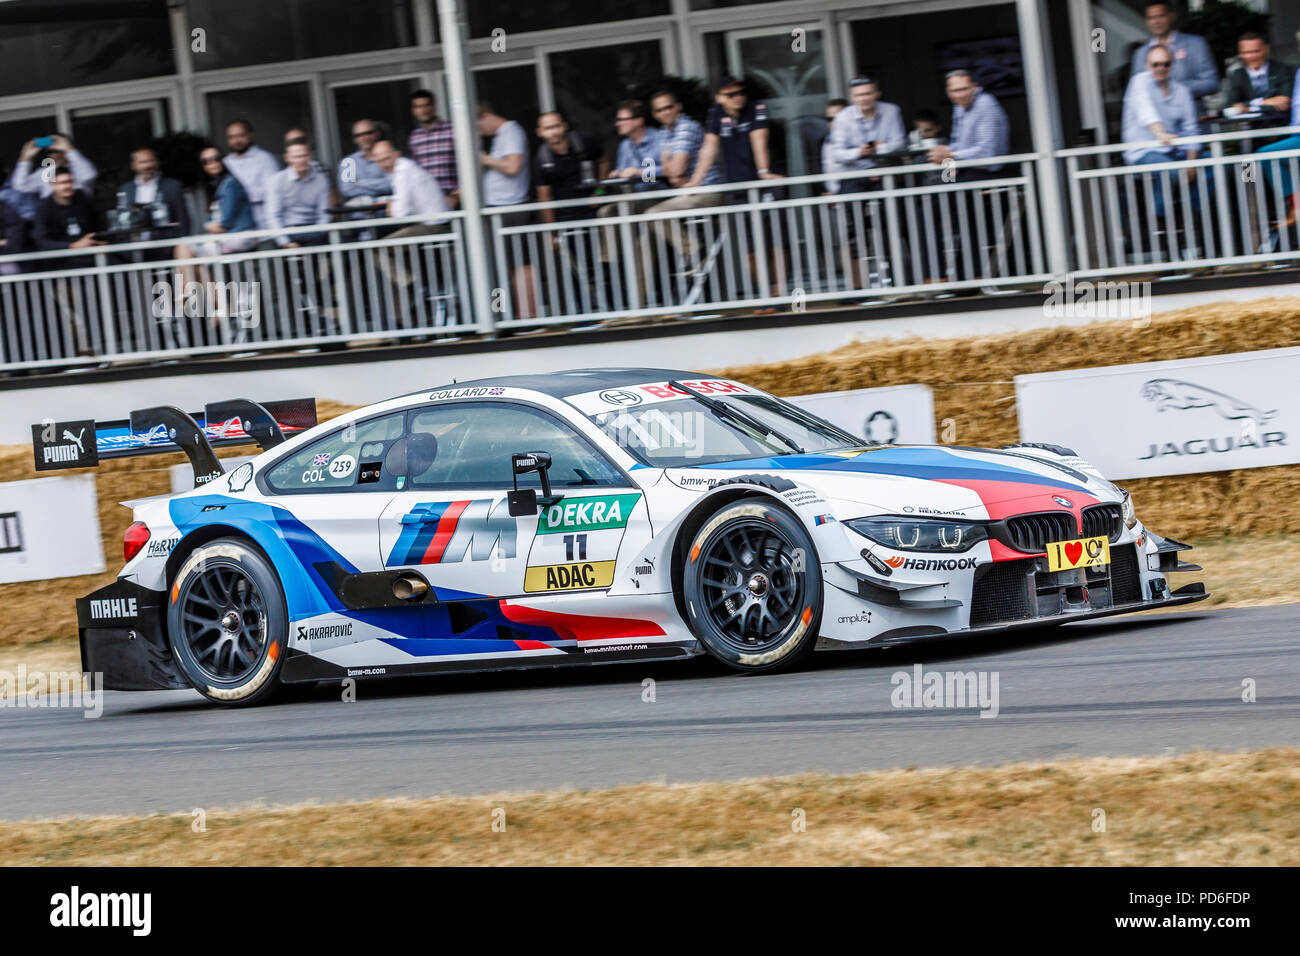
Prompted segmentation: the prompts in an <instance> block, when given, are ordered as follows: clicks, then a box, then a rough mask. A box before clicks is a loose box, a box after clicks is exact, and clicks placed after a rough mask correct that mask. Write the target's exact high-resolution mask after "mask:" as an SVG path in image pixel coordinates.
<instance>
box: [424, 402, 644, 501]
mask: <svg viewBox="0 0 1300 956" xmlns="http://www.w3.org/2000/svg"><path fill="white" fill-rule="evenodd" d="M410 435H411V440H412V441H415V440H416V436H420V435H428V436H432V438H433V439H434V440H435V444H434V445H432V446H431V447H433V449H434V454H433V457H432V463H431V464H429V465H428V466H427V467H426V468H424V469H423V470H422V471H421V472H419V473H418V474H412V475H411V476H410V479H409V482H408V484H407V487H408V488H466V487H480V488H484V487H486V488H498V489H499V488H510V487H511V484H512V475H511V468H510V456H511V455H512V454H514V453H516V452H529V451H544V452H547V453H549V454H550V456H551V470H550V478H551V485H552V487H554V488H557V489H559V488H572V487H578V486H582V485H622V484H625V483H626V479H625V478H624V477H623V475H622V473H621V472H619V470H618V469H617V468H615V467H614V466H613V465H612V464H610V462H609V461H608V460H606V459H605V457H604V456H603V455H601V454H600V452H598V451H597V450H596V449H595V448H593V447H592V446H591V445H590V444H589V443H588V442H587V440H586V439H585V438H583V437H582V436H581V435H579V434H578V433H577V432H576V431H574V430H573V428H572V427H571V426H569V425H568V424H566V423H564V422H562V421H559V420H558V419H556V418H554V417H553V416H551V415H548V414H546V413H545V412H542V411H539V410H537V409H533V408H528V407H526V406H523V405H511V404H504V403H496V402H466V403H457V404H453V403H447V404H445V405H434V406H432V407H429V408H425V409H421V410H420V411H418V412H415V413H413V414H412V416H411V424H410ZM519 487H520V488H540V487H541V481H540V480H539V478H538V476H537V474H536V473H530V474H527V475H520V476H519Z"/></svg>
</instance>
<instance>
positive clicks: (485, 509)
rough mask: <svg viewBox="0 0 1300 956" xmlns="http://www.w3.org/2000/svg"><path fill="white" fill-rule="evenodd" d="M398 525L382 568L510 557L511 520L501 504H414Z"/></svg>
mask: <svg viewBox="0 0 1300 956" xmlns="http://www.w3.org/2000/svg"><path fill="white" fill-rule="evenodd" d="M401 524H402V533H401V534H400V535H398V536H397V541H396V542H394V544H393V550H392V551H391V552H390V553H389V555H388V560H387V561H385V562H384V564H385V565H386V566H387V567H396V566H403V565H409V564H451V563H453V562H456V561H464V560H465V559H466V556H468V557H469V559H470V560H472V561H487V560H489V559H491V558H493V557H494V556H495V557H500V558H513V557H514V556H515V540H516V537H517V531H516V527H515V519H514V518H512V517H511V516H510V512H509V505H507V503H506V499H504V498H501V499H494V498H478V499H475V500H473V501H430V502H425V503H422V504H417V505H416V506H415V507H413V508H412V509H411V510H410V511H408V512H407V513H406V514H404V515H402V518H401Z"/></svg>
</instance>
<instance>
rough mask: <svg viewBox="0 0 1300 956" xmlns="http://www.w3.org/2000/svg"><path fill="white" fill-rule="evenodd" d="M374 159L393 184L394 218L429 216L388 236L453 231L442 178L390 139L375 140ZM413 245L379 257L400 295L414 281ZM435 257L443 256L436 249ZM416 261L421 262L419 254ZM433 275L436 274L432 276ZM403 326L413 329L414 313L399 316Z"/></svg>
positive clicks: (391, 206)
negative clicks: (425, 169)
mask: <svg viewBox="0 0 1300 956" xmlns="http://www.w3.org/2000/svg"><path fill="white" fill-rule="evenodd" d="M370 159H371V161H373V162H375V163H377V164H378V165H379V168H380V169H382V170H383V171H384V174H385V175H386V176H387V177H388V181H389V183H390V185H391V189H390V191H391V193H392V196H393V198H392V200H391V201H390V202H389V203H388V215H389V216H391V217H392V218H394V219H404V218H406V217H407V216H429V217H430V218H429V219H426V220H424V221H423V222H412V223H408V224H407V225H405V226H403V227H402V228H401V229H398V230H397V231H396V232H391V233H389V234H388V235H387V236H385V237H384V238H386V239H404V238H407V237H409V236H431V235H434V234H435V233H444V232H450V231H451V226H450V225H449V224H448V222H447V199H446V197H445V196H444V195H443V192H442V187H441V186H439V185H438V181H437V180H436V179H434V178H433V177H432V176H430V175H429V174H428V173H426V172H425V171H424V170H423V169H421V168H420V164H419V163H417V162H416V161H415V160H413V159H407V158H406V157H405V156H403V155H402V153H401V151H400V150H399V149H398V148H397V147H396V146H394V145H393V144H392V143H390V142H389V141H388V140H380V141H379V142H378V143H375V145H374V147H373V148H372V149H371V151H370ZM412 251H413V246H412V245H410V244H406V245H402V246H395V247H390V248H388V249H385V250H384V251H383V253H382V254H381V255H380V256H379V257H378V258H377V260H376V261H377V262H378V264H379V269H380V271H381V272H383V274H384V275H385V276H387V277H388V280H389V281H390V282H393V283H394V284H395V285H396V286H397V287H398V293H399V298H398V301H401V299H400V294H401V292H402V291H403V290H405V289H406V287H407V286H409V285H410V284H411V283H412V282H413V281H414V278H415V277H414V276H413V275H411V271H410V270H409V269H408V268H407V262H408V260H409V259H410V258H411V253H412ZM433 258H434V259H435V260H438V259H440V258H441V256H440V255H439V254H438V253H437V252H436V251H435V252H434V253H433ZM416 261H419V256H418V254H417V255H416ZM431 278H432V277H431ZM397 320H398V322H399V323H400V324H401V326H402V327H403V328H410V315H409V314H408V313H403V314H401V315H399V316H398V317H397Z"/></svg>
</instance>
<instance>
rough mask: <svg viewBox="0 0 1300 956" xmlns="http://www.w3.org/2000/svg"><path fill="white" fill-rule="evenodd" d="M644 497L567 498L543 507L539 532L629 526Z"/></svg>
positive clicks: (631, 495) (635, 495) (538, 522)
mask: <svg viewBox="0 0 1300 956" xmlns="http://www.w3.org/2000/svg"><path fill="white" fill-rule="evenodd" d="M640 500H641V496H640V495H639V494H630V495H593V496H591V497H589V498H565V499H563V500H562V501H559V502H557V503H556V504H553V505H550V506H548V507H546V508H544V509H542V513H541V515H540V516H539V517H538V519H537V533H538V534H557V533H559V532H561V531H600V530H603V529H605V528H626V527H627V519H628V516H629V515H631V514H632V509H633V508H635V507H636V503H637V502H638V501H640Z"/></svg>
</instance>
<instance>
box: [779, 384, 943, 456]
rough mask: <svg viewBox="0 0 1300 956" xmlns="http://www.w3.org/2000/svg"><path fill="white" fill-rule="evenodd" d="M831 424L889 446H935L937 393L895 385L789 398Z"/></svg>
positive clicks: (917, 387) (794, 403) (793, 402)
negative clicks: (935, 401)
mask: <svg viewBox="0 0 1300 956" xmlns="http://www.w3.org/2000/svg"><path fill="white" fill-rule="evenodd" d="M786 400H787V401H788V402H790V403H791V404H793V405H798V406H799V407H800V408H805V409H807V410H808V411H810V412H812V413H813V414H814V415H816V416H818V417H819V418H824V419H826V420H827V421H828V422H830V423H831V424H832V425H839V426H840V428H843V429H844V430H845V431H847V432H848V433H849V434H851V435H857V436H859V437H862V438H866V439H869V440H871V441H877V442H881V443H883V444H886V445H909V444H911V445H932V444H934V393H933V392H931V391H930V386H928V385H892V386H889V387H887V388H858V389H854V390H852V391H848V392H822V393H820V394H817V395H798V396H796V397H794V398H789V399H786Z"/></svg>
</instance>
